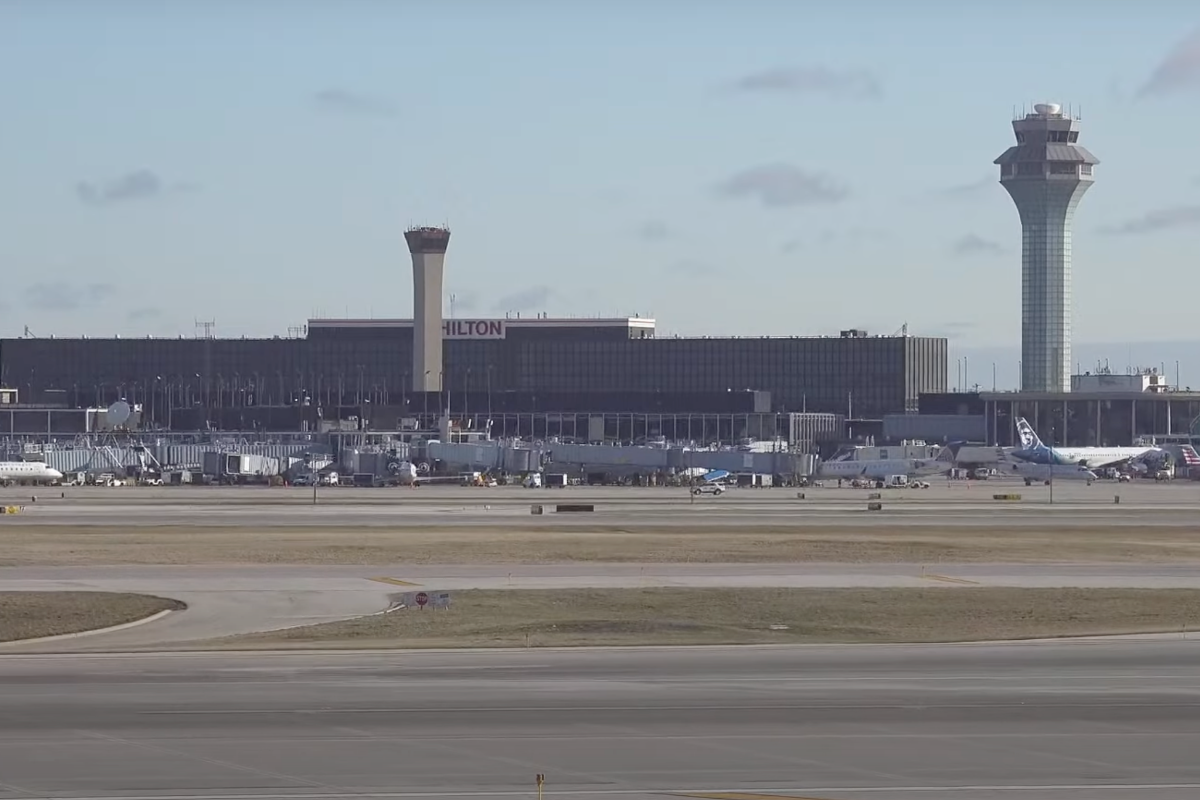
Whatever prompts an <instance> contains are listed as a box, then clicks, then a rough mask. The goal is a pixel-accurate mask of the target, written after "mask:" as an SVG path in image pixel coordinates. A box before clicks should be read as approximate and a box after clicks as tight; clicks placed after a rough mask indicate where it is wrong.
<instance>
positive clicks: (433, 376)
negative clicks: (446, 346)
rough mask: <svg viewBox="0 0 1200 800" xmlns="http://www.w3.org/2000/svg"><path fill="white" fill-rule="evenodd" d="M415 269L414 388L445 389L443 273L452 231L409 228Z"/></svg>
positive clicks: (410, 246) (416, 390) (406, 233)
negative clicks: (443, 363) (443, 369)
mask: <svg viewBox="0 0 1200 800" xmlns="http://www.w3.org/2000/svg"><path fill="white" fill-rule="evenodd" d="M404 240H405V241H407V242H408V252H409V253H411V254H412V269H413V367H412V369H413V372H412V379H413V391H414V392H440V391H441V390H442V273H443V272H444V271H445V265H446V247H447V246H448V245H449V244H450V231H448V230H446V229H445V228H409V229H408V230H406V231H405V232H404Z"/></svg>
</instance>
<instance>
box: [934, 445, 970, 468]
mask: <svg viewBox="0 0 1200 800" xmlns="http://www.w3.org/2000/svg"><path fill="white" fill-rule="evenodd" d="M964 444H965V442H948V443H947V444H946V446H945V447H943V448H942V450H941V452H940V453H938V455H937V458H936V459H934V460H935V461H938V462H941V463H943V464H950V465H953V464H955V463H956V462H957V461H958V451H959V450H961V449H962V446H963V445H964Z"/></svg>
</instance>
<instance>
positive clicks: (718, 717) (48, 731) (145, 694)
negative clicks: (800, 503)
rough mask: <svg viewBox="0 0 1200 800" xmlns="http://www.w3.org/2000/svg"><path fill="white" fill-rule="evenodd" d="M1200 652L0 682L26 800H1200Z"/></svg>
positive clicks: (0, 709) (247, 662)
mask: <svg viewBox="0 0 1200 800" xmlns="http://www.w3.org/2000/svg"><path fill="white" fill-rule="evenodd" d="M1197 644H1198V643H1195V642H1182V641H1176V642H1161V643H1154V642H1138V643H1111V642H1107V643H1079V642H1075V643H1056V644H1023V645H1014V646H991V645H960V646H921V647H916V646H863V647H857V648H846V647H837V646H811V647H767V648H701V649H686V650H682V651H680V650H675V649H671V648H652V649H648V650H634V651H630V650H591V651H582V652H581V651H506V652H494V651H493V652H479V651H465V652H455V653H337V654H331V653H324V654H320V655H313V654H286V655H285V654H171V655H137V656H54V657H38V656H7V657H0V784H3V787H2V789H0V791H3V796H4V797H5V798H6V800H25V799H26V798H34V797H45V796H57V797H72V798H105V799H108V798H129V799H130V800H150V798H155V799H156V800H157V799H158V798H162V800H168V798H169V799H170V800H197V799H198V798H218V797H219V798H225V799H226V800H228V798H238V799H239V800H267V798H270V799H271V800H292V799H293V798H296V800H299V799H300V798H330V799H332V798H339V799H340V798H349V797H373V798H418V797H422V798H428V797H438V798H446V800H458V799H459V798H478V797H496V796H499V797H532V796H534V780H533V779H534V776H535V775H536V774H537V773H543V774H545V775H546V781H547V783H546V790H547V792H546V796H547V797H548V798H551V797H553V798H563V799H564V800H583V798H600V797H614V798H627V799H628V800H643V799H646V798H659V797H666V796H681V795H682V796H698V795H709V796H711V795H712V794H713V793H740V796H741V797H742V798H750V797H760V796H762V795H775V796H784V797H793V798H794V797H804V798H825V799H826V800H864V799H866V798H879V799H880V800H890V799H891V798H896V799H897V800H899V798H904V800H934V798H937V800H946V798H950V797H953V798H956V800H1008V799H1009V798H1011V799H1012V800H1015V799H1016V798H1021V799H1022V800H1028V799H1030V798H1038V799H1039V800H1042V799H1043V798H1044V799H1047V800H1092V798H1096V797H1103V798H1115V799H1119V800H1132V799H1133V798H1139V800H1146V799H1148V800H1183V799H1184V798H1188V799H1189V800H1190V798H1194V797H1195V796H1197V794H1198V793H1200V763H1198V762H1197V761H1196V759H1195V753H1196V752H1197V750H1198V749H1200V732H1198V731H1200V702H1198V701H1197V697H1200V673H1197V671H1196V670H1195V666H1194V665H1195V663H1196V660H1197V658H1198V657H1200V648H1198V647H1197Z"/></svg>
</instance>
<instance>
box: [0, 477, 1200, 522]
mask: <svg viewBox="0 0 1200 800" xmlns="http://www.w3.org/2000/svg"><path fill="white" fill-rule="evenodd" d="M1051 489H1053V497H1052V496H1051V494H1052V492H1051ZM800 493H803V494H804V498H803V499H801V498H799V497H798V496H797V495H798V494H800ZM880 493H881V494H882V502H883V511H882V512H870V511H868V510H867V504H868V502H869V495H871V494H873V492H872V491H866V490H861V489H850V488H842V489H837V488H833V487H825V488H821V489H812V488H808V489H785V488H774V489H731V490H729V491H727V492H726V493H724V494H723V495H721V496H719V497H715V496H711V495H704V496H700V497H693V496H692V495H690V494H689V493H688V492H687V490H685V489H667V488H605V487H601V488H595V487H571V488H566V489H541V490H533V489H523V488H519V487H494V488H466V487H455V486H425V487H420V488H417V489H413V488H393V489H355V488H347V487H336V488H323V489H320V490H319V491H318V494H317V502H316V504H314V503H313V492H312V490H311V489H303V488H268V487H199V486H197V487H161V488H160V487H133V486H129V487H118V488H98V487H66V488H63V489H53V490H50V489H37V490H34V489H27V490H21V491H19V490H15V489H9V490H5V491H4V492H2V493H0V504H9V503H11V504H19V505H23V506H24V508H23V511H22V513H21V514H19V515H17V516H14V517H11V518H7V517H6V518H4V519H2V520H0V524H16V525H108V526H112V525H122V526H163V525H205V526H245V527H262V526H290V527H299V526H308V527H330V526H337V525H347V524H353V525H355V526H364V527H381V526H383V527H386V526H396V525H426V526H438V525H453V526H493V527H511V526H521V527H526V528H530V527H543V526H544V527H562V526H567V525H635V524H641V525H654V526H667V527H693V528H695V527H710V526H731V525H737V526H739V527H745V528H749V527H756V526H771V525H781V524H814V525H822V526H836V525H852V526H863V525H890V526H897V525H915V526H924V527H929V526H955V527H961V526H981V525H995V524H996V523H997V522H998V521H999V522H1002V523H1003V524H1004V525H1008V526H1013V527H1022V528H1032V527H1045V526H1047V525H1055V526H1086V527H1098V526H1099V527H1114V526H1122V525H1129V524H1133V523H1136V524H1138V525H1141V526H1154V527H1187V526H1191V525H1194V524H1195V520H1196V517H1197V514H1198V513H1200V486H1197V485H1196V484H1193V483H1182V482H1181V483H1175V484H1155V483H1152V482H1149V483H1136V484H1117V483H1112V482H1101V483H1096V484H1093V485H1092V486H1087V485H1086V484H1083V483H1079V482H1077V481H1073V482H1062V483H1059V484H1056V485H1055V486H1054V487H1047V486H1034V487H1026V486H1023V485H1021V484H1020V483H1014V482H1012V481H1001V482H997V481H987V482H971V483H970V484H968V483H966V482H954V483H950V482H945V481H942V482H935V483H934V484H933V485H932V486H931V487H930V488H929V489H888V490H880ZM1009 493H1016V494H1019V495H1020V496H1021V499H1020V500H1016V501H1014V500H995V499H993V495H995V494H1009ZM35 497H36V500H34V499H33V498H35ZM1118 499H1119V502H1117V500H1118ZM559 503H572V504H578V503H585V504H588V503H590V504H594V505H595V506H596V508H595V511H594V512H592V513H583V514H579V513H555V511H554V508H553V507H554V506H555V505H557V504H559ZM534 504H540V505H543V506H544V508H545V510H546V513H545V514H543V515H541V516H537V515H533V514H531V513H530V506H532V505H534Z"/></svg>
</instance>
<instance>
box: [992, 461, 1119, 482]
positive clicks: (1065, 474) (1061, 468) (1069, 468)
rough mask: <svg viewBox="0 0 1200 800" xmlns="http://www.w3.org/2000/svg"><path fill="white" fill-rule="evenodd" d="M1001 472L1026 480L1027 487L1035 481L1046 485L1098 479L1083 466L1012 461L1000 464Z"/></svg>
mask: <svg viewBox="0 0 1200 800" xmlns="http://www.w3.org/2000/svg"><path fill="white" fill-rule="evenodd" d="M999 469H1000V471H1001V472H1008V473H1011V474H1013V475H1017V476H1019V477H1022V478H1024V479H1025V485H1026V486H1032V485H1033V483H1034V481H1038V482H1041V483H1046V482H1049V481H1052V480H1054V481H1064V480H1065V481H1087V482H1088V483H1091V482H1092V481H1094V480H1097V479H1098V476H1097V475H1096V473H1094V472H1092V471H1091V470H1090V469H1088V468H1087V467H1085V466H1083V465H1082V464H1033V463H1031V462H1029V461H1011V462H1008V463H1007V464H1000V465H999Z"/></svg>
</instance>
